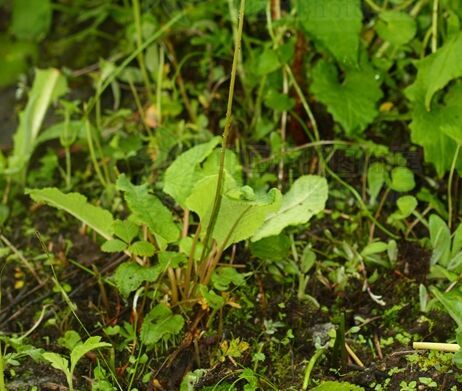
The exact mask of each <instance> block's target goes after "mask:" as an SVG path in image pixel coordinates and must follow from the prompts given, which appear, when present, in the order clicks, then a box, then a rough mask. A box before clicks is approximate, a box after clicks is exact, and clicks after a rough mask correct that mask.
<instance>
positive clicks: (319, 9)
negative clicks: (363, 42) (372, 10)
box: [296, 0, 362, 64]
mask: <svg viewBox="0 0 462 391" xmlns="http://www.w3.org/2000/svg"><path fill="white" fill-rule="evenodd" d="M296 7H297V11H298V15H299V21H300V24H301V26H302V27H303V28H304V29H305V31H306V32H307V33H308V34H309V35H310V36H311V37H312V38H313V39H314V40H315V41H316V42H319V43H320V44H321V45H323V46H324V47H325V48H326V49H328V50H329V51H330V52H331V53H332V54H333V55H334V57H335V58H336V59H337V60H338V61H339V62H341V63H347V64H356V63H357V60H358V50H359V34H360V32H361V27H362V26H361V21H362V12H361V4H360V1H359V0H342V1H339V0H309V1H307V0H297V2H296Z"/></svg>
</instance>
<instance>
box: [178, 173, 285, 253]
mask: <svg viewBox="0 0 462 391" xmlns="http://www.w3.org/2000/svg"><path fill="white" fill-rule="evenodd" d="M216 188H217V175H211V176H208V177H206V178H204V179H202V180H201V181H200V182H199V183H197V185H196V186H195V187H194V190H193V192H192V194H191V196H190V197H189V198H188V199H187V200H186V206H187V207H188V208H189V209H191V210H192V211H194V212H196V213H197V214H198V215H199V217H200V220H201V224H202V226H203V227H207V226H208V224H209V221H210V215H211V212H212V207H213V201H214V198H215V191H216ZM280 201H281V195H280V192H279V191H278V190H276V189H272V190H270V191H269V192H268V193H267V194H262V195H255V194H253V190H252V189H251V188H249V187H248V186H244V187H241V188H240V187H237V186H236V182H235V181H234V179H233V178H232V177H231V176H229V175H228V174H227V173H226V175H225V181H224V188H223V199H222V202H221V208H220V211H219V213H218V217H217V221H216V224H215V229H214V231H213V235H212V237H213V239H215V240H216V241H217V243H218V246H224V247H228V246H230V245H231V244H233V243H237V242H240V241H241V240H245V239H248V238H249V237H251V236H252V235H253V234H254V233H255V232H256V231H257V229H258V228H259V227H260V226H261V225H262V224H263V222H264V221H265V218H266V217H267V216H268V215H269V214H270V213H272V212H275V211H276V210H277V209H278V208H279V205H280ZM204 231H205V229H204Z"/></svg>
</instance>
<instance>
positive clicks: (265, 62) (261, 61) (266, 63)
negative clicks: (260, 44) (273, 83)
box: [255, 48, 281, 76]
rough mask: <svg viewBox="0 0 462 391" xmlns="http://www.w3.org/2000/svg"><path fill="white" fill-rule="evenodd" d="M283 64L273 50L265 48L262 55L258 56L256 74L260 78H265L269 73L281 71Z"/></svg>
mask: <svg viewBox="0 0 462 391" xmlns="http://www.w3.org/2000/svg"><path fill="white" fill-rule="evenodd" d="M280 67H281V64H280V62H279V58H278V56H277V54H276V52H275V51H274V49H273V48H265V50H263V52H262V54H260V55H259V56H258V62H257V67H256V69H255V73H256V74H257V75H258V76H264V75H267V74H268V73H271V72H274V71H275V70H277V69H279V68H280Z"/></svg>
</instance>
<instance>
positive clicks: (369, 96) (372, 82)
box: [311, 60, 382, 135]
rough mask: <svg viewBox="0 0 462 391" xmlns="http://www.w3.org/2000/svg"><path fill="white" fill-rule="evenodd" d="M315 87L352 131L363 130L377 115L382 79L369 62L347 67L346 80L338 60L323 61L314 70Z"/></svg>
mask: <svg viewBox="0 0 462 391" xmlns="http://www.w3.org/2000/svg"><path fill="white" fill-rule="evenodd" d="M312 79H313V83H312V85H311V91H312V92H313V94H314V95H315V96H316V98H318V99H319V100H320V101H321V102H322V103H324V104H325V105H326V106H327V110H328V111H329V112H330V113H331V114H332V115H333V117H334V119H335V120H336V121H337V122H338V123H339V124H340V125H342V127H343V128H344V129H345V132H346V133H347V134H348V135H353V134H355V133H361V132H363V131H364V130H365V129H366V127H367V126H368V125H369V124H370V123H371V122H372V121H373V120H374V118H375V117H376V116H377V113H378V111H377V108H376V105H377V102H378V101H379V99H380V98H381V97H382V91H381V89H380V82H379V81H378V79H377V78H376V74H375V73H374V72H373V70H372V69H371V68H370V66H369V65H367V64H363V65H362V68H360V69H350V70H347V71H346V74H345V78H344V80H343V82H342V83H340V81H339V76H338V71H337V69H336V67H335V65H334V64H331V63H328V62H326V61H324V60H321V61H319V62H318V63H317V64H316V65H315V67H314V69H313V71H312Z"/></svg>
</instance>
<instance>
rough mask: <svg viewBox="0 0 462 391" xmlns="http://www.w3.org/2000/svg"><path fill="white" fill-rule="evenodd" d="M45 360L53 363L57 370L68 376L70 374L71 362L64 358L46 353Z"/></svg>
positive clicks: (44, 354) (56, 354)
mask: <svg viewBox="0 0 462 391" xmlns="http://www.w3.org/2000/svg"><path fill="white" fill-rule="evenodd" d="M43 358H44V359H45V360H47V361H48V362H49V363H51V366H52V367H53V368H56V369H58V370H60V371H62V372H63V373H65V374H66V375H68V374H69V362H68V361H67V359H65V358H64V357H63V356H61V355H60V354H58V353H52V352H45V353H43Z"/></svg>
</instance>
